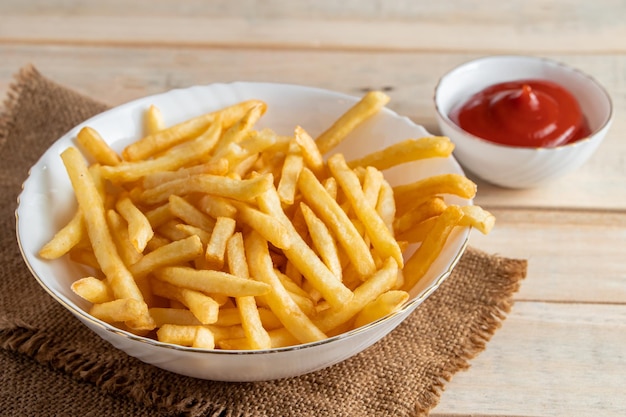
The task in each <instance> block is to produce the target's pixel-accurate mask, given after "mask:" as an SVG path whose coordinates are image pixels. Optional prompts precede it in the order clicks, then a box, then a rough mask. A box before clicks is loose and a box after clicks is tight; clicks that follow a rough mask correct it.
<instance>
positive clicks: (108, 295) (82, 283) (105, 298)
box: [71, 277, 115, 304]
mask: <svg viewBox="0 0 626 417" xmlns="http://www.w3.org/2000/svg"><path fill="white" fill-rule="evenodd" d="M71 288H72V291H74V293H76V294H77V295H78V296H79V297H81V298H82V299H84V300H87V301H89V302H90V303H93V304H102V303H106V302H109V301H113V300H114V299H115V298H114V297H113V292H112V291H111V288H110V287H109V285H108V284H107V283H106V282H104V281H102V280H100V279H98V278H94V277H85V278H81V279H79V280H77V281H74V282H73V283H72V287H71Z"/></svg>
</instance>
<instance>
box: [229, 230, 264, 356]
mask: <svg viewBox="0 0 626 417" xmlns="http://www.w3.org/2000/svg"><path fill="white" fill-rule="evenodd" d="M226 253H227V257H226V259H227V261H228V269H229V270H230V272H231V274H233V275H235V276H238V277H240V278H249V277H250V272H249V269H248V262H247V259H246V253H245V246H244V242H243V236H242V234H241V233H235V234H234V235H233V236H232V237H231V238H230V239H228V242H227V245H226ZM236 300H237V309H238V311H239V316H240V321H241V326H242V327H243V330H244V333H245V336H246V340H247V341H248V344H249V346H250V348H252V349H269V348H271V346H272V345H271V340H270V338H269V335H268V334H267V331H266V330H265V328H264V327H263V322H262V318H261V314H260V311H259V308H258V307H257V303H256V300H255V299H254V297H253V296H244V297H237V299H236ZM275 317H276V316H275V315H274V318H275ZM266 320H267V315H266Z"/></svg>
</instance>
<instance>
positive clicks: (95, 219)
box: [61, 147, 154, 330]
mask: <svg viewBox="0 0 626 417" xmlns="http://www.w3.org/2000/svg"><path fill="white" fill-rule="evenodd" d="M61 158H62V159H63V163H64V164H65V167H66V169H67V172H68V175H69V177H70V181H71V183H72V187H73V188H74V193H75V195H76V199H77V200H78V205H79V207H80V209H81V211H82V213H83V216H84V218H85V225H86V227H87V232H88V234H89V238H90V240H91V242H92V246H93V249H94V254H95V256H96V259H97V260H98V264H99V265H100V267H101V268H102V272H104V274H105V276H106V277H107V280H108V282H109V285H110V286H111V289H112V290H113V294H114V295H115V297H116V298H124V299H126V298H130V299H134V300H137V301H139V302H140V305H142V306H143V307H142V308H141V309H140V310H141V311H140V314H139V315H137V317H134V318H132V319H129V320H128V322H127V324H128V325H129V326H130V327H132V328H135V329H138V330H152V329H153V328H154V321H153V320H152V319H151V318H150V315H149V314H148V306H147V305H146V304H145V303H144V302H143V295H142V294H141V291H140V290H139V287H137V284H136V283H135V279H134V278H133V276H132V274H131V273H130V271H129V270H128V269H127V268H126V265H124V262H122V259H121V258H120V257H119V255H118V253H117V249H116V247H115V243H114V242H113V238H112V237H111V233H110V232H109V228H108V225H107V222H106V218H105V212H104V205H103V204H102V199H101V197H100V193H99V192H98V189H97V188H96V185H95V183H94V181H93V178H92V177H91V175H90V174H89V170H88V168H87V164H86V162H85V160H84V159H83V157H82V155H81V154H80V152H79V151H78V150H77V149H76V148H73V147H70V148H68V149H66V150H65V151H63V153H62V154H61Z"/></svg>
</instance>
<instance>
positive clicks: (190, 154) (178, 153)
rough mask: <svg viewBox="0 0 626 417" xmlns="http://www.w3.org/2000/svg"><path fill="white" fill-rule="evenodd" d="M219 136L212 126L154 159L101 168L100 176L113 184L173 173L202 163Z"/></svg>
mask: <svg viewBox="0 0 626 417" xmlns="http://www.w3.org/2000/svg"><path fill="white" fill-rule="evenodd" d="M220 134H221V126H219V125H217V124H214V125H211V126H210V127H209V129H208V130H207V131H206V132H205V133H203V134H202V135H200V136H199V137H198V138H196V139H194V140H193V141H191V142H186V143H184V144H182V145H180V146H178V147H175V148H172V149H170V150H169V151H168V152H166V153H164V154H162V155H160V156H158V157H156V158H154V159H147V160H141V161H133V162H122V163H120V164H118V165H116V166H102V167H101V168H100V170H101V172H102V176H103V177H104V178H106V179H109V180H111V181H113V182H118V183H124V182H132V181H136V180H138V179H140V178H142V177H145V176H146V175H148V174H151V173H154V172H157V171H174V170H177V169H179V168H182V167H184V166H185V165H188V164H191V163H197V162H202V161H203V160H204V159H205V158H206V156H207V155H208V154H209V152H211V150H212V149H213V147H214V146H215V144H216V143H217V140H218V139H219V137H220Z"/></svg>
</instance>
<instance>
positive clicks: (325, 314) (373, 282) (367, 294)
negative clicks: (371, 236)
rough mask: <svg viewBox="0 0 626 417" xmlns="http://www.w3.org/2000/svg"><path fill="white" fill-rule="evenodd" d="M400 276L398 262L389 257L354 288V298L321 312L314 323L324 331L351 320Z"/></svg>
mask: <svg viewBox="0 0 626 417" xmlns="http://www.w3.org/2000/svg"><path fill="white" fill-rule="evenodd" d="M397 276H398V264H397V263H396V261H395V260H394V259H393V258H392V257H389V258H387V260H386V261H385V263H384V265H383V267H382V268H381V269H379V270H378V271H376V273H375V274H374V275H372V276H371V277H370V278H369V279H368V280H367V281H365V282H363V283H362V284H361V285H359V286H358V287H357V288H355V290H354V297H353V298H352V300H350V301H349V302H347V303H346V304H344V305H342V306H337V307H334V306H333V307H331V308H329V309H327V310H324V311H322V312H321V313H319V315H318V317H317V318H316V319H315V320H314V323H315V324H316V325H317V326H318V327H319V328H320V329H321V330H323V331H324V332H329V331H331V330H332V329H334V328H336V327H338V326H340V325H342V324H344V323H346V322H347V321H348V320H351V319H352V318H353V317H354V316H355V315H356V314H358V313H359V311H361V310H362V309H363V307H365V306H366V305H367V304H368V303H370V302H371V301H373V300H375V299H376V297H378V295H379V294H381V293H383V292H385V291H388V290H390V289H392V287H393V285H394V284H395V283H396V280H397Z"/></svg>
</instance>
